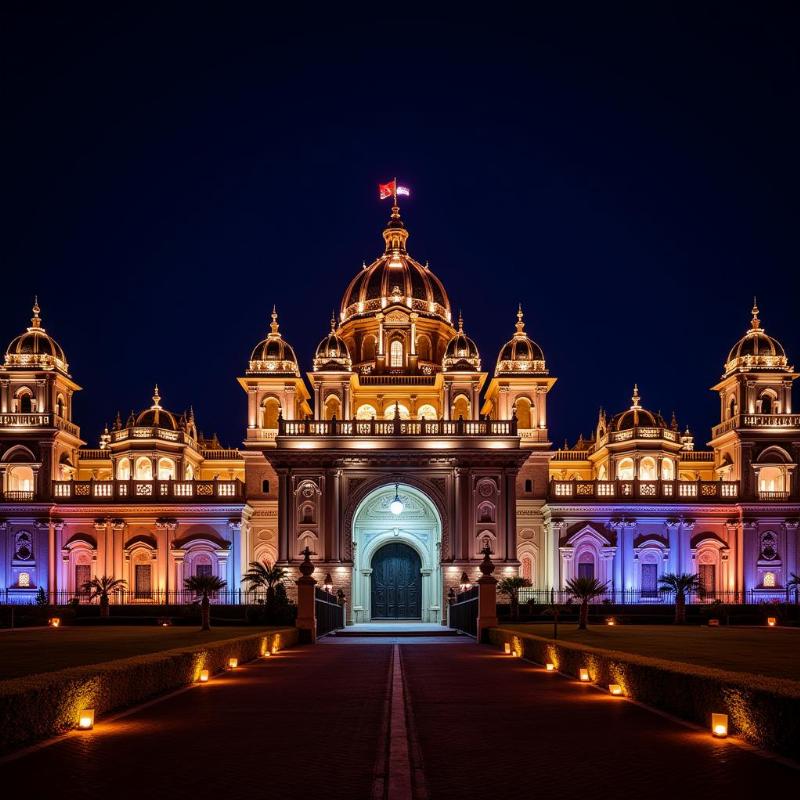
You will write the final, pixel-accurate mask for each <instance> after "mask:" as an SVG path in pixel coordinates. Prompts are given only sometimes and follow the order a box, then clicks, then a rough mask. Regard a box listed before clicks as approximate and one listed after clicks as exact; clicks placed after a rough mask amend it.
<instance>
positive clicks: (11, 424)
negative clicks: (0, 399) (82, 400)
mask: <svg viewBox="0 0 800 800" xmlns="http://www.w3.org/2000/svg"><path fill="white" fill-rule="evenodd" d="M0 427H8V428H58V429H59V430H62V431H66V432H67V433H71V434H72V435H73V436H77V435H78V434H79V433H80V428H79V427H78V426H77V425H75V424H74V423H72V422H70V421H69V420H66V419H64V417H60V416H59V415H58V414H50V413H38V412H31V413H27V414H0Z"/></svg>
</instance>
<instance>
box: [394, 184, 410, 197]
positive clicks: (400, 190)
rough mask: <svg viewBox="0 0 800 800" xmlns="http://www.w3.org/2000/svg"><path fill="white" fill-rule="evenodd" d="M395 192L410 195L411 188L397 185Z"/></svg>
mask: <svg viewBox="0 0 800 800" xmlns="http://www.w3.org/2000/svg"><path fill="white" fill-rule="evenodd" d="M397 194H404V195H405V196H406V197H410V196H411V190H410V189H409V188H408V186H398V187H397Z"/></svg>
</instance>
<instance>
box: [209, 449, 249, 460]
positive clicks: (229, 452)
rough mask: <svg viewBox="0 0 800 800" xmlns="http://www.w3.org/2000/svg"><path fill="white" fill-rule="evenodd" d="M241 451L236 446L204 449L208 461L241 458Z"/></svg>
mask: <svg viewBox="0 0 800 800" xmlns="http://www.w3.org/2000/svg"><path fill="white" fill-rule="evenodd" d="M241 457H242V455H241V453H240V452H239V451H238V450H236V449H235V448H219V449H218V450H203V458H204V459H206V461H221V460H227V459H232V458H241Z"/></svg>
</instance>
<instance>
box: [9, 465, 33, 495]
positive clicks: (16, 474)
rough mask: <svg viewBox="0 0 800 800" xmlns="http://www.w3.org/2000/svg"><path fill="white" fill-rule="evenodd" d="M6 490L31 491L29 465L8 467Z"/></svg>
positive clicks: (31, 479)
mask: <svg viewBox="0 0 800 800" xmlns="http://www.w3.org/2000/svg"><path fill="white" fill-rule="evenodd" d="M8 490H9V491H11V492H32V491H33V470H32V469H31V468H30V467H11V468H9V470H8Z"/></svg>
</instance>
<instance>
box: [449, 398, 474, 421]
mask: <svg viewBox="0 0 800 800" xmlns="http://www.w3.org/2000/svg"><path fill="white" fill-rule="evenodd" d="M451 417H452V418H453V419H454V420H459V419H469V418H470V413H469V400H468V399H467V398H466V397H465V396H464V395H463V394H460V395H458V397H456V399H455V400H454V401H453V408H452V412H451Z"/></svg>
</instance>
